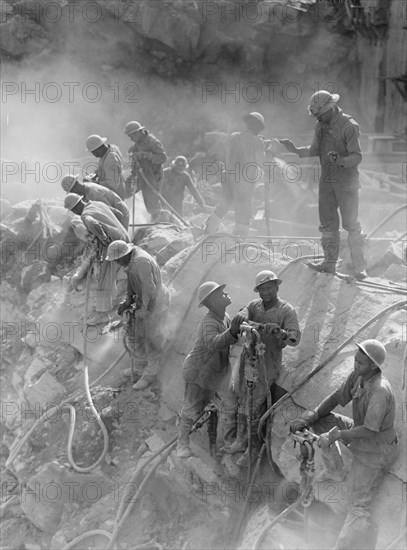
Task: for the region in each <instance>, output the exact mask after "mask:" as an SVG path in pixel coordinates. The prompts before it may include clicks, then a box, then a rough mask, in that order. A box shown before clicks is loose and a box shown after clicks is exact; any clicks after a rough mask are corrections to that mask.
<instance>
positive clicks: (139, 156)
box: [124, 121, 167, 223]
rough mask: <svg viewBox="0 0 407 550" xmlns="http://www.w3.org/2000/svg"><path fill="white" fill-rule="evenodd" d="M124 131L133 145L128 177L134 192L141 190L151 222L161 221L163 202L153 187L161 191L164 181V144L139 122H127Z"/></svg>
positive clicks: (127, 182)
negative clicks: (133, 186)
mask: <svg viewBox="0 0 407 550" xmlns="http://www.w3.org/2000/svg"><path fill="white" fill-rule="evenodd" d="M124 133H125V134H126V135H127V136H128V137H129V138H130V139H131V141H132V142H133V145H132V146H131V147H130V148H129V155H130V157H131V162H132V170H131V174H130V176H129V177H128V178H127V179H126V185H128V184H129V183H130V184H131V185H135V190H134V191H133V192H135V193H137V192H138V191H140V190H141V192H142V194H143V200H144V204H145V207H146V210H147V212H148V213H149V214H150V216H151V222H152V223H155V222H157V221H159V218H160V212H161V202H160V199H159V197H158V196H157V195H156V194H155V193H154V191H153V190H152V189H155V190H156V191H158V193H160V191H161V187H162V183H163V167H162V165H163V164H164V162H165V161H166V160H167V155H166V153H165V151H164V148H163V146H162V144H161V143H160V142H159V141H158V139H157V138H155V137H154V136H153V135H152V134H149V132H148V131H147V130H146V129H145V128H144V126H141V124H140V123H139V122H136V121H131V122H128V123H127V124H126V127H125V129H124Z"/></svg>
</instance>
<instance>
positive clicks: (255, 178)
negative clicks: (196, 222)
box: [205, 112, 266, 236]
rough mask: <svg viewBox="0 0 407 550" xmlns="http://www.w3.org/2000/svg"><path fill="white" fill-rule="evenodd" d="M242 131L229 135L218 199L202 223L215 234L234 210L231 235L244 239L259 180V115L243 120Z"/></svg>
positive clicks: (261, 161)
mask: <svg viewBox="0 0 407 550" xmlns="http://www.w3.org/2000/svg"><path fill="white" fill-rule="evenodd" d="M243 120H244V122H245V124H246V130H245V131H243V132H234V133H233V134H232V135H231V136H230V147H229V154H228V158H227V159H226V170H225V172H223V173H222V180H221V184H222V200H221V202H220V203H219V204H218V205H217V206H216V208H215V211H214V212H213V214H211V215H210V216H209V218H208V219H207V220H206V226H205V233H209V234H212V233H216V231H217V230H218V229H219V226H220V224H221V222H222V219H223V218H224V217H225V215H226V214H227V213H228V212H229V210H230V209H231V208H234V210H235V226H234V229H233V233H234V235H242V236H246V235H247V234H248V233H249V229H250V222H251V219H252V217H253V207H252V199H253V193H254V189H255V186H256V183H258V182H260V181H261V180H262V175H263V171H264V161H265V160H266V157H265V143H264V141H263V138H262V137H261V136H260V135H259V134H260V132H261V131H262V130H264V128H265V125H264V118H263V115H261V114H260V113H256V112H253V113H249V114H247V115H245V116H244V117H243Z"/></svg>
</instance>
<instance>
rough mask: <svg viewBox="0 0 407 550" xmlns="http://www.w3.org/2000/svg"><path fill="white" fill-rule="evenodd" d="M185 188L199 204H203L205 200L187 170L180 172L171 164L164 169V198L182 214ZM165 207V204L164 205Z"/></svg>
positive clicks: (162, 192)
mask: <svg viewBox="0 0 407 550" xmlns="http://www.w3.org/2000/svg"><path fill="white" fill-rule="evenodd" d="M185 188H187V189H188V191H189V192H190V193H191V195H192V196H193V197H194V199H195V200H196V202H197V203H198V204H199V206H203V205H204V203H203V200H202V197H201V195H200V194H199V192H198V191H197V189H196V188H195V186H194V184H193V183H192V179H191V176H190V175H189V174H188V172H185V170H184V171H183V172H182V173H181V174H180V173H178V172H176V171H175V169H174V168H173V167H172V166H170V167H168V168H165V170H164V183H163V188H162V191H161V194H162V196H163V197H164V199H165V200H166V201H167V202H169V203H170V205H171V206H172V207H173V208H174V210H176V211H177V212H178V214H180V216H182V215H183V213H182V201H183V200H184V192H185ZM163 207H164V208H165V205H163Z"/></svg>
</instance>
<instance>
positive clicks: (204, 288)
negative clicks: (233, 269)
mask: <svg viewBox="0 0 407 550" xmlns="http://www.w3.org/2000/svg"><path fill="white" fill-rule="evenodd" d="M225 286H226V283H225V284H223V285H219V284H218V283H214V282H213V281H207V282H206V283H203V284H202V285H201V286H200V287H199V288H198V302H199V303H198V307H202V306H203V303H202V302H204V301H205V300H206V298H207V297H208V296H209V295H210V294H212V292H215V290H218V288H220V289H221V290H223V289H224V288H225Z"/></svg>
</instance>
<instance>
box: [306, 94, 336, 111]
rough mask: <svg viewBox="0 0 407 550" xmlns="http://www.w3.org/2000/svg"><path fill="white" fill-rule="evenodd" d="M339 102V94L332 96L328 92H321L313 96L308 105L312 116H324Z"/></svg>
mask: <svg viewBox="0 0 407 550" xmlns="http://www.w3.org/2000/svg"><path fill="white" fill-rule="evenodd" d="M338 101H339V94H331V93H330V92H327V91H326V90H320V91H319V92H315V94H312V96H311V99H310V101H309V105H308V112H309V114H310V116H317V115H322V114H324V113H326V112H327V111H329V109H332V107H333V106H334V104H335V103H338Z"/></svg>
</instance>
